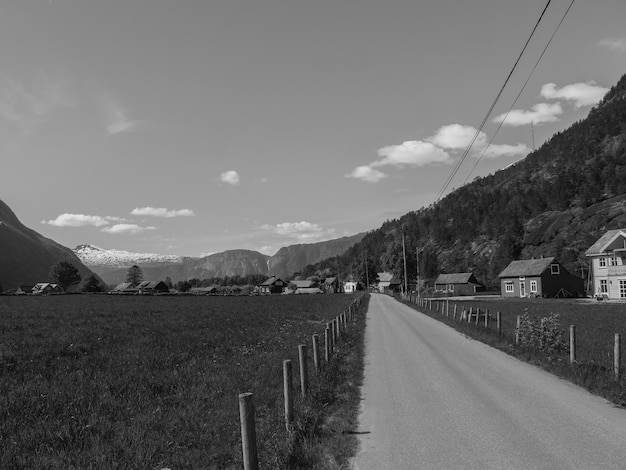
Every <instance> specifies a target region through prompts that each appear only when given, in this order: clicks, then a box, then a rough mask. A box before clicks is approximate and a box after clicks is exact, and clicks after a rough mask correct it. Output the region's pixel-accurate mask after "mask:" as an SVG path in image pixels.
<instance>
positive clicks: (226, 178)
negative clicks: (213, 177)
mask: <svg viewBox="0 0 626 470" xmlns="http://www.w3.org/2000/svg"><path fill="white" fill-rule="evenodd" d="M220 181H221V182H222V183H226V184H230V185H231V186H237V185H238V184H239V173H237V172H236V171H234V170H230V171H225V172H224V173H222V174H221V175H220Z"/></svg>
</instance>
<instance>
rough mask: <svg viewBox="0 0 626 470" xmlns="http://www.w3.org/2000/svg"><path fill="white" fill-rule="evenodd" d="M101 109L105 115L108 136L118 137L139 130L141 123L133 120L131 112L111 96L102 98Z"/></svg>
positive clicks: (107, 95) (106, 95)
mask: <svg viewBox="0 0 626 470" xmlns="http://www.w3.org/2000/svg"><path fill="white" fill-rule="evenodd" d="M100 107H101V108H102V112H103V113H104V119H105V125H106V130H107V134H109V135H117V134H124V133H129V132H133V131H135V130H137V129H138V128H139V127H140V126H141V122H140V121H137V120H134V119H131V118H130V116H129V112H128V110H127V109H125V108H124V107H123V106H122V105H121V104H120V103H119V102H118V101H117V99H116V98H115V97H113V96H112V95H111V94H105V95H103V96H102V97H101V98H100Z"/></svg>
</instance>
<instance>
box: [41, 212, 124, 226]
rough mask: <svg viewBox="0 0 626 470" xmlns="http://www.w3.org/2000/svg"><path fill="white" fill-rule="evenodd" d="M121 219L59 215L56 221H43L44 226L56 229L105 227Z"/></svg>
mask: <svg viewBox="0 0 626 470" xmlns="http://www.w3.org/2000/svg"><path fill="white" fill-rule="evenodd" d="M121 220H122V219H120V218H119V217H109V216H107V217H101V216H99V215H85V214H68V213H64V214H61V215H59V216H58V217H57V218H56V219H54V220H48V221H45V220H44V221H42V223H44V224H48V225H53V226H55V227H88V226H91V227H103V226H105V225H109V224H110V223H111V222H117V221H121Z"/></svg>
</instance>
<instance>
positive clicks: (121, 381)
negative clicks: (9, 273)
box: [0, 295, 367, 469]
mask: <svg viewBox="0 0 626 470" xmlns="http://www.w3.org/2000/svg"><path fill="white" fill-rule="evenodd" d="M354 298H355V297H354V296H352V295H317V296H268V297H134V296H133V297H119V296H52V297H22V298H15V297H0V447H1V448H2V452H1V453H0V468H3V469H17V468H33V469H37V468H84V469H88V468H107V469H110V468H135V469H160V468H166V467H167V468H172V469H182V468H193V469H199V468H219V469H230V468H241V467H242V456H241V437H240V427H239V410H238V394H239V393H243V392H252V393H253V394H254V402H255V407H256V428H257V429H256V431H257V442H258V448H259V460H260V464H261V468H338V467H339V466H341V465H342V464H343V463H345V462H346V461H347V459H348V458H349V455H350V454H351V452H353V450H354V448H355V446H356V440H355V438H354V436H353V435H351V434H350V431H351V430H353V429H354V427H355V426H356V424H355V422H354V419H355V417H356V409H357V408H358V400H359V398H358V394H359V390H358V387H359V385H360V380H361V376H362V343H363V340H362V338H363V334H362V333H363V329H364V323H365V322H364V312H365V310H366V308H367V307H366V303H367V302H364V303H363V304H362V307H361V309H360V311H359V313H358V318H359V321H357V322H356V323H355V325H357V326H356V327H355V326H353V327H352V328H351V329H350V332H349V334H348V335H347V336H346V337H345V338H344V339H343V340H342V341H341V342H340V343H339V344H338V348H337V351H338V352H337V358H336V359H335V360H333V361H332V362H331V364H330V365H328V366H325V367H324V368H323V372H322V374H321V376H320V377H319V379H318V378H315V377H313V375H314V372H313V371H312V364H311V366H310V369H311V372H310V374H311V376H312V378H311V387H312V393H311V395H310V398H308V399H307V400H302V399H300V398H299V394H296V395H297V396H296V398H295V410H296V422H295V425H294V428H295V431H294V432H293V433H291V434H289V435H288V433H287V431H286V430H285V425H284V415H283V410H284V408H283V377H282V361H283V360H284V359H292V361H293V364H294V391H296V390H299V389H298V374H299V371H298V345H299V344H307V345H309V347H310V345H311V335H313V334H315V333H317V334H320V336H321V344H322V345H323V337H324V328H325V326H326V323H327V322H328V321H330V320H331V319H333V318H335V317H336V316H337V315H338V314H339V313H341V312H342V311H344V310H346V309H347V307H348V305H349V304H350V303H351V302H352V301H353V300H354ZM309 357H311V355H310V354H309Z"/></svg>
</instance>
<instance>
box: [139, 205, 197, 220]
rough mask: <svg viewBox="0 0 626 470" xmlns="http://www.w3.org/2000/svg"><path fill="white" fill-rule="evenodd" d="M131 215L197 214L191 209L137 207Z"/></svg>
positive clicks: (177, 215)
mask: <svg viewBox="0 0 626 470" xmlns="http://www.w3.org/2000/svg"><path fill="white" fill-rule="evenodd" d="M131 215H140V216H142V215H143V216H151V217H164V218H168V219H169V218H172V217H194V216H195V215H196V214H195V213H194V212H193V211H192V210H191V209H178V210H167V209H166V208H165V207H136V208H135V209H133V210H132V211H131Z"/></svg>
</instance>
